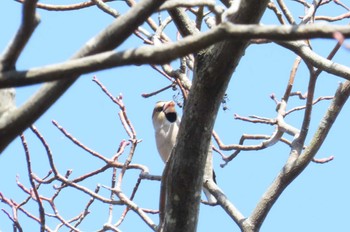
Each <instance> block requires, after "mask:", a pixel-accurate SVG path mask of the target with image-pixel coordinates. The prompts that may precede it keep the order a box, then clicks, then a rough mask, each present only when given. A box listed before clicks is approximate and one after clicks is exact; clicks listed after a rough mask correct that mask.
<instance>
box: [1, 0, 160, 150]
mask: <svg viewBox="0 0 350 232" xmlns="http://www.w3.org/2000/svg"><path fill="white" fill-rule="evenodd" d="M163 2H164V1H162V0H159V1H153V0H143V1H141V2H139V3H138V4H137V5H135V6H134V7H133V8H131V10H130V11H129V12H127V13H125V14H124V15H122V16H120V17H118V18H117V19H116V20H115V21H114V22H113V23H112V24H111V25H110V26H108V27H107V28H106V29H105V30H104V31H102V32H101V33H100V34H99V35H97V36H96V37H95V38H92V39H91V40H90V41H89V42H88V43H87V44H86V45H85V46H84V47H83V48H82V49H81V50H80V51H79V52H78V53H77V54H76V55H75V56H74V57H73V58H79V57H83V56H88V55H92V54H96V53H98V52H103V51H107V50H111V49H114V48H115V47H118V46H119V45H120V44H121V43H122V42H123V41H124V40H126V39H127V38H128V37H129V36H130V35H131V34H132V33H133V32H134V30H135V29H136V28H137V27H138V26H139V25H141V24H142V23H143V22H144V21H145V20H146V19H147V18H148V17H149V16H150V15H151V14H152V13H153V12H154V11H156V10H157V9H158V8H159V6H160V5H161V4H162V3H163ZM125 22H127V23H125ZM77 78H78V75H76V74H72V75H71V76H70V78H67V79H65V80H60V81H55V82H51V83H47V84H45V85H44V86H43V87H42V88H41V89H40V90H39V91H38V92H37V93H36V94H35V95H34V96H32V97H31V98H30V99H29V100H28V101H27V102H26V103H25V104H24V105H22V106H21V107H20V108H18V109H16V110H14V111H13V112H12V114H11V117H9V118H8V119H6V120H5V119H3V120H0V152H2V151H3V150H4V149H5V148H6V146H7V145H8V144H9V143H10V142H11V141H12V140H13V139H14V138H15V137H16V136H17V135H18V134H19V133H21V132H22V131H23V130H25V129H26V128H27V127H28V126H29V125H31V124H32V123H33V122H34V121H35V120H36V119H38V118H39V117H40V116H41V115H42V114H43V113H44V112H45V111H46V110H47V109H48V108H49V107H50V106H51V105H52V104H53V103H54V102H55V101H56V100H57V99H58V98H59V97H60V96H61V95H62V94H63V93H64V92H65V91H66V90H67V89H68V88H69V87H70V86H71V85H72V84H73V83H74V82H75V80H76V79H77Z"/></svg>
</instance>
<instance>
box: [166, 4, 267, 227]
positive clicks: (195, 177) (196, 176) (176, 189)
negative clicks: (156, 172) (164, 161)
mask: <svg viewBox="0 0 350 232" xmlns="http://www.w3.org/2000/svg"><path fill="white" fill-rule="evenodd" d="M267 3H268V1H259V2H256V1H252V0H247V1H242V2H241V5H240V8H239V10H238V12H239V13H238V14H237V15H234V16H233V17H232V21H233V22H234V23H237V24H240V23H241V24H252V23H257V22H258V21H259V20H260V18H261V16H262V13H263V12H264V10H265V9H266V5H267ZM247 45H248V41H244V40H242V39H240V40H238V41H232V40H231V41H226V42H221V43H219V44H216V45H215V46H212V47H210V48H208V49H206V50H203V51H201V52H200V53H198V55H197V59H196V65H195V70H194V78H193V84H192V88H191V91H190V94H189V97H188V100H187V103H186V104H185V107H184V114H183V117H182V122H181V125H180V129H179V134H178V140H177V144H176V146H175V149H174V150H173V152H172V155H171V158H170V161H169V162H170V163H169V169H170V172H169V173H171V175H168V176H167V192H166V194H167V199H166V215H165V220H164V231H166V232H169V231H182V232H187V231H188V232H193V231H196V228H197V221H198V210H199V203H200V191H201V188H202V184H203V172H204V166H205V162H206V160H207V153H208V149H209V144H210V138H211V134H212V130H213V126H214V122H215V118H216V115H217V112H218V108H219V105H220V103H221V100H222V97H223V95H224V93H225V91H226V88H227V85H228V83H229V80H230V78H231V76H232V73H233V71H234V69H235V68H236V66H237V65H238V62H239V60H240V59H241V57H242V55H243V53H244V50H245V48H246V46H247ZM184 205H191V207H184Z"/></svg>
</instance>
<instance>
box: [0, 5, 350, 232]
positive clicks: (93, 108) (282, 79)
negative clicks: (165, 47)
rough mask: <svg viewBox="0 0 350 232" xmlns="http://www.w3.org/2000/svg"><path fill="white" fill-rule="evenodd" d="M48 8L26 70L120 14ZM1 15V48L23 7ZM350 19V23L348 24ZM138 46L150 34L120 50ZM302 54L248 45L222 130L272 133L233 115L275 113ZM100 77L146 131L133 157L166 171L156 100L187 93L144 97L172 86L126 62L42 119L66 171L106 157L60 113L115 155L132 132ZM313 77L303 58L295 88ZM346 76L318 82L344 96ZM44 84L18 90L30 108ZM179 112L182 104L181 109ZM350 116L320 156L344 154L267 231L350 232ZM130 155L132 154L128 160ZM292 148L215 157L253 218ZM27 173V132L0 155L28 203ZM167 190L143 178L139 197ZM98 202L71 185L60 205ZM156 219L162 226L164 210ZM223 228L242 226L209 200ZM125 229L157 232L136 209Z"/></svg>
mask: <svg viewBox="0 0 350 232" xmlns="http://www.w3.org/2000/svg"><path fill="white" fill-rule="evenodd" d="M68 2H70V1H60V3H62V4H64V3H68ZM51 3H53V1H52V2H51ZM287 3H288V4H289V5H290V7H292V9H293V10H295V12H298V14H297V15H301V14H302V13H303V9H302V8H301V7H300V6H298V5H297V4H296V3H290V2H287ZM110 5H111V6H113V7H115V8H116V9H118V11H120V12H123V11H125V10H126V7H125V4H124V3H123V2H114V3H112V4H110ZM327 10H328V14H331V15H337V14H339V13H344V10H343V9H341V8H340V7H337V6H336V5H334V4H332V5H330V6H329V7H328V8H327ZM321 12H322V11H321ZM323 12H324V13H325V11H323ZM38 13H39V14H40V16H41V20H42V22H41V23H40V25H39V26H38V28H37V29H36V31H35V33H34V35H33V37H32V38H31V40H30V41H29V44H28V46H27V47H26V48H25V50H24V52H23V54H22V55H21V57H20V59H19V62H18V65H17V69H19V70H21V69H27V68H30V67H38V66H43V65H47V64H51V63H56V62H61V61H64V60H66V59H68V58H69V57H71V56H72V55H73V54H74V53H75V52H76V51H78V50H79V48H80V47H82V45H83V44H84V43H85V42H86V41H88V40H89V39H90V38H91V37H93V36H94V35H96V34H97V33H98V32H100V31H101V30H102V29H103V28H105V27H106V26H107V25H109V24H110V23H111V22H112V21H113V18H112V17H110V16H109V15H106V14H104V13H102V12H101V11H99V10H98V9H96V8H88V9H84V10H81V11H74V12H47V11H42V10H38ZM0 15H1V16H0V18H1V20H0V28H1V29H2V30H1V31H2V33H1V36H0V50H1V51H3V50H4V48H5V47H6V45H7V44H8V42H9V40H10V39H11V38H12V37H13V35H14V33H15V32H16V30H17V28H18V26H19V23H20V16H21V6H20V4H18V3H16V2H14V1H11V0H5V1H1V3H0ZM162 16H163V17H164V18H165V17H166V14H165V13H163V14H162ZM262 22H263V23H264V24H272V23H276V22H275V19H274V17H272V15H271V13H267V14H266V16H264V18H263V20H262ZM343 23H344V24H345V23H347V21H346V22H343ZM173 35H175V32H173ZM312 44H313V48H314V50H315V51H316V52H318V53H319V54H321V55H324V56H326V55H327V54H328V52H329V51H330V49H331V48H332V47H333V46H334V45H335V41H333V40H313V42H312ZM138 46H142V41H140V40H139V39H137V38H135V37H133V38H132V39H130V40H128V41H126V42H125V43H124V44H123V45H122V47H121V48H120V49H119V50H122V49H127V48H134V47H138ZM294 59H295V54H293V53H291V52H289V51H287V50H285V49H283V48H281V47H279V46H278V45H275V44H266V45H252V46H250V47H249V48H248V49H247V51H246V54H245V56H244V57H243V58H242V61H241V63H240V65H239V66H238V68H237V69H236V71H235V73H234V76H233V78H232V81H231V83H230V86H229V88H228V90H227V94H228V97H229V101H228V103H227V106H228V107H229V110H226V111H223V110H221V111H220V112H219V115H218V119H217V122H216V125H215V130H216V131H217V132H218V133H219V135H220V137H221V139H222V140H223V142H224V143H226V144H229V143H238V141H239V139H240V136H241V135H242V134H267V135H269V134H271V133H272V132H273V127H271V126H267V125H256V124H249V123H245V122H241V121H238V120H235V119H234V117H233V114H234V113H237V114H240V115H242V116H248V115H259V116H263V117H275V115H276V113H275V104H274V102H273V101H272V100H271V99H270V98H269V95H270V94H271V93H275V94H276V96H277V97H278V98H280V97H281V95H282V94H283V92H284V90H285V85H286V83H287V81H288V77H289V73H290V69H291V67H292V65H293V62H294ZM334 60H335V61H337V62H339V63H342V64H344V65H349V52H348V51H346V50H345V49H341V50H340V52H339V53H338V54H337V55H336V57H335V59H334ZM176 64H177V62H174V67H177V66H176ZM93 76H96V77H97V78H98V79H99V80H100V81H101V82H103V84H104V85H105V86H106V87H107V88H108V89H109V90H110V92H111V93H112V94H114V95H115V96H117V95H118V94H120V93H122V95H123V101H124V103H125V105H126V107H127V112H128V115H129V117H130V120H131V122H132V123H133V125H134V127H135V129H136V132H137V137H138V139H142V143H140V144H139V145H138V148H137V150H136V153H135V155H134V159H133V162H135V163H140V164H144V165H146V166H148V167H149V169H150V171H151V173H152V174H161V172H162V169H163V162H162V161H161V159H160V158H159V156H158V154H157V151H156V147H155V141H154V135H153V128H152V124H151V120H150V117H151V113H152V109H153V105H154V103H155V102H156V101H158V100H161V99H163V100H167V99H172V97H173V95H174V94H176V93H177V92H176V91H175V92H173V91H171V90H168V91H165V92H163V93H161V94H159V95H156V96H154V97H152V98H148V99H144V98H142V97H141V94H142V93H149V92H152V91H155V90H158V89H160V88H162V87H164V86H166V85H168V84H169V81H168V80H166V79H165V78H164V77H163V76H161V75H160V74H158V73H157V72H156V71H155V70H153V69H152V68H149V67H147V66H137V67H135V66H129V67H122V68H116V69H111V70H108V71H102V72H96V73H91V74H87V75H84V76H82V77H80V79H79V80H78V81H77V82H76V83H75V84H74V85H73V86H72V87H71V88H70V89H69V90H68V91H67V92H66V93H65V94H64V95H63V97H62V98H61V99H59V100H58V101H57V102H56V103H55V104H54V105H53V107H52V108H50V109H49V110H48V111H47V112H46V113H45V115H43V116H42V117H41V118H40V119H39V120H38V121H37V122H36V123H35V125H36V126H37V127H38V129H39V130H40V132H41V133H42V134H43V135H44V137H45V138H46V141H47V142H48V143H49V144H50V147H51V150H52V151H53V154H54V158H55V161H56V162H57V167H58V168H59V170H60V171H61V173H65V171H66V170H67V169H73V174H72V175H73V176H74V177H76V176H79V175H81V174H83V173H85V172H88V171H91V170H94V169H96V168H98V167H99V165H102V163H100V162H99V161H96V159H95V158H93V157H91V156H90V155H89V154H87V153H86V152H84V151H83V150H82V149H80V148H78V147H76V146H75V145H74V144H73V143H72V142H71V141H69V140H68V139H67V138H65V137H64V135H62V134H61V133H60V132H59V131H58V129H57V128H55V127H54V126H53V124H52V123H51V121H52V120H56V121H57V122H58V123H59V124H60V125H62V126H63V127H64V128H65V129H66V130H68V131H69V132H70V133H71V134H73V135H74V136H75V137H76V138H77V139H79V140H80V141H81V142H83V143H84V144H85V145H87V146H89V147H90V148H91V149H93V150H95V151H98V152H99V153H101V154H103V155H105V156H107V157H111V156H112V155H113V154H114V153H115V152H116V151H117V149H118V145H119V143H120V141H121V140H122V139H127V138H128V137H127V134H126V133H125V131H124V130H123V128H122V126H121V124H120V122H119V119H118V115H117V114H118V112H119V109H118V107H117V106H116V105H114V104H113V103H112V102H111V101H110V100H109V98H108V97H107V96H106V95H104V93H102V91H101V90H100V88H99V87H98V86H97V85H96V84H95V83H94V82H92V77H93ZM307 80H308V72H307V70H306V68H305V65H304V64H302V65H301V67H300V68H299V71H298V74H297V76H296V83H295V87H294V89H293V90H295V91H297V90H299V91H301V92H305V91H306V86H305V83H306V82H307ZM342 81H343V80H342V79H340V78H338V77H335V76H332V75H329V74H326V73H323V74H322V75H321V76H320V79H319V81H318V83H317V90H316V94H315V96H316V97H318V96H326V95H327V96H328V95H332V94H334V92H335V90H336V88H337V86H338V84H339V83H340V82H342ZM39 87H40V85H35V86H30V87H23V88H19V89H18V90H17V104H18V105H20V104H22V103H23V102H25V100H26V99H27V98H28V97H29V96H30V95H31V94H33V93H34V92H35V91H37V90H38V88H39ZM301 104H303V101H300V100H298V99H296V98H292V99H291V100H290V104H289V105H288V109H290V108H292V107H294V106H299V105H301ZM328 105H329V102H328V101H324V102H321V103H319V104H317V105H316V106H315V107H314V111H313V120H312V122H311V126H310V133H309V136H308V138H307V141H310V139H311V136H312V134H313V132H314V130H315V128H316V127H317V125H318V123H319V120H320V119H321V118H322V117H323V115H324V113H325V110H326V109H327V107H328ZM179 111H181V110H180V109H179ZM302 116H303V113H302V112H298V113H295V114H293V115H290V116H288V117H287V118H286V121H287V122H288V123H290V124H291V125H293V126H295V127H300V125H301V122H302ZM349 116H350V110H349V106H348V104H346V105H345V107H344V109H343V111H342V113H341V114H340V116H339V118H338V119H337V121H336V123H335V125H334V126H333V128H332V130H331V132H330V133H329V136H328V138H327V139H326V141H325V143H324V145H323V146H322V148H321V149H320V151H319V152H318V154H317V157H318V158H321V157H327V156H330V155H334V156H335V159H334V160H333V161H332V162H330V163H327V164H323V165H320V164H315V163H311V164H310V165H309V166H308V167H307V169H306V170H305V171H304V172H303V173H302V174H301V175H300V176H299V177H298V178H297V179H296V180H295V181H294V182H293V183H292V184H291V185H290V186H289V187H288V188H287V189H286V190H285V192H284V193H283V194H282V196H281V197H280V199H279V200H278V201H277V203H276V204H275V205H274V206H273V208H272V210H271V211H270V213H269V215H268V216H267V218H266V220H265V222H264V224H263V226H262V228H261V231H262V232H271V231H285V232H292V231H344V227H345V225H344V223H341V222H345V221H347V220H348V214H347V209H348V208H349V207H350V201H349V198H348V196H349V194H350V188H349V185H348V178H347V177H348V175H349V169H348V163H349V162H350V157H349V155H348V152H347V145H346V143H347V142H348V136H347V134H348V130H349V129H350V126H349V123H348V120H347V119H348V118H349ZM24 134H25V136H26V138H27V140H28V145H29V148H30V151H31V155H32V159H33V168H34V171H35V173H37V175H38V176H44V175H45V174H46V173H47V172H48V171H49V166H48V162H47V158H46V155H45V151H44V149H43V147H42V145H41V144H40V142H39V141H38V139H37V138H36V137H35V136H33V134H32V133H31V132H30V131H29V130H27V131H26V132H25V133H24ZM286 138H288V139H291V137H289V136H288V135H286ZM257 142H258V141H251V142H249V143H251V144H256V143H257ZM127 152H128V150H127ZM127 152H126V153H125V154H124V156H123V157H124V158H125V157H126V154H127ZM226 154H229V153H226ZM288 154H289V148H288V147H286V146H285V145H283V144H278V145H276V146H274V147H272V148H269V149H266V150H263V151H250V152H241V153H240V154H239V156H238V157H237V158H236V159H234V160H233V161H232V162H231V163H229V164H228V165H227V166H226V167H225V168H220V163H222V161H221V158H220V156H219V155H217V154H215V155H214V167H215V170H216V175H217V181H218V184H219V186H220V188H221V189H222V190H223V191H224V192H225V193H226V194H227V196H228V197H229V199H230V200H231V201H232V202H233V203H234V204H235V205H236V206H237V207H238V208H239V209H240V210H241V212H242V213H243V214H244V215H246V216H248V215H249V214H250V213H251V211H252V210H253V209H254V207H255V205H256V203H257V202H258V201H259V199H260V197H261V196H262V194H263V193H264V192H265V190H266V188H267V187H268V186H269V185H270V183H271V182H272V181H273V179H274V177H275V176H276V175H277V174H278V172H279V170H280V169H281V167H282V165H283V164H284V162H285V161H286V159H287V157H288ZM26 173H27V170H26V164H25V156H24V152H23V148H22V145H21V143H20V141H19V139H17V140H15V141H14V142H13V143H12V144H11V145H10V146H9V147H8V148H7V149H6V150H5V152H4V153H3V154H2V155H1V156H0V192H2V193H3V194H4V195H5V196H6V197H11V198H13V199H14V200H16V201H18V202H20V201H21V200H23V199H24V198H25V195H24V194H23V192H22V191H21V190H20V189H19V188H18V187H17V185H16V181H15V180H16V175H19V180H20V181H21V182H22V183H23V184H25V185H26V186H27V187H29V182H28V179H27V177H26ZM110 175H111V173H110V172H108V173H105V174H104V175H102V176H101V177H98V178H94V179H92V180H91V181H89V182H86V183H85V182H84V183H83V184H84V185H85V186H88V187H90V188H91V189H94V188H95V186H96V184H102V185H107V186H108V185H110ZM137 175H138V173H137V172H130V173H129V172H128V174H127V176H126V179H125V180H124V182H123V186H122V188H123V190H124V191H125V192H126V193H127V195H129V194H130V191H131V190H132V188H133V186H134V184H135V181H136V179H135V178H137ZM56 184H57V183H56ZM52 192H53V190H52V188H51V187H49V186H47V187H45V188H43V192H42V194H43V195H45V194H48V195H50V194H52ZM101 192H102V194H103V195H105V196H108V191H106V190H101ZM158 195H159V183H158V182H151V181H143V182H142V184H141V186H140V191H139V192H138V193H137V196H136V198H135V202H136V203H137V204H139V205H140V206H141V207H146V208H151V209H156V208H157V207H158ZM88 199H89V197H86V196H82V194H80V193H79V192H77V191H67V192H64V193H63V194H62V197H61V198H59V199H58V202H57V204H58V205H59V206H60V209H59V210H60V212H61V213H62V214H63V215H64V216H66V217H67V218H69V217H71V216H75V215H76V213H77V212H79V211H80V210H81V209H82V208H83V207H84V204H85V203H86V202H87V201H88ZM31 207H33V209H32V210H33V212H35V213H36V211H35V210H36V208H35V207H36V205H35V204H31ZM0 208H1V209H6V210H7V211H9V212H10V211H11V210H10V208H9V207H8V206H6V205H4V204H3V203H0ZM104 208H105V209H104ZM101 209H102V210H101ZM123 209H124V208H121V209H119V208H118V207H116V212H115V214H114V221H117V220H118V219H119V216H120V213H121V212H122V210H123ZM76 210H77V211H76ZM91 210H92V211H93V210H95V211H96V212H99V213H91V215H89V216H88V218H87V219H86V221H85V222H84V223H83V224H82V227H81V230H82V231H95V230H96V229H98V228H101V225H102V224H103V223H105V222H106V221H107V218H108V206H101V204H100V203H98V202H95V204H94V205H93V206H92V209H91ZM98 210H101V211H98ZM151 217H152V218H153V219H154V221H155V222H156V223H157V221H158V219H157V217H158V216H157V215H155V216H151ZM20 219H23V221H24V222H25V224H26V225H28V226H29V227H30V228H36V227H37V226H38V225H37V224H36V223H33V222H31V221H29V220H27V219H26V216H24V215H20ZM54 225H55V223H53V224H50V226H51V228H54ZM11 228H12V226H11V222H10V221H9V220H8V219H7V217H6V215H5V214H4V213H2V212H0V231H4V232H5V231H10V230H11ZM218 228H220V230H221V231H238V230H239V229H238V227H237V226H236V225H235V224H234V222H233V221H232V220H231V219H230V218H229V217H228V216H227V215H226V214H225V212H224V211H223V210H222V209H221V208H220V207H219V206H217V207H209V206H205V205H202V206H201V211H200V219H199V225H198V231H213V230H214V229H218ZM121 229H122V231H148V230H149V229H148V227H147V226H145V225H144V224H143V222H142V221H141V220H140V219H139V217H138V216H137V215H135V214H134V213H133V212H130V213H129V214H128V216H127V218H126V220H125V222H124V223H123V224H122V226H121ZM63 231H66V230H65V229H64V230H63Z"/></svg>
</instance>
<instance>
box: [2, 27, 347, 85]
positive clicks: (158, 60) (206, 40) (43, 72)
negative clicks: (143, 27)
mask: <svg viewBox="0 0 350 232" xmlns="http://www.w3.org/2000/svg"><path fill="white" fill-rule="evenodd" d="M293 28H295V29H296V30H294V29H293ZM334 32H341V33H343V34H344V35H345V36H349V37H350V27H348V26H329V27H325V26H322V27H321V26H316V25H305V26H299V27H296V26H258V25H234V24H231V23H223V24H221V25H220V26H217V27H215V28H213V29H212V30H210V31H208V32H204V33H201V34H196V35H193V36H188V37H186V38H184V39H183V40H180V41H178V42H174V43H167V44H159V45H157V46H143V47H140V48H137V49H131V50H127V51H124V52H114V51H111V52H104V53H99V54H97V55H91V56H88V57H83V58H80V59H74V60H70V61H66V62H64V63H58V64H54V65H49V66H45V67H39V68H33V69H31V70H27V71H9V72H4V73H0V88H7V87H11V86H22V85H28V84H35V83H41V82H46V81H53V80H58V79H61V78H62V77H63V76H64V77H70V76H72V75H81V74H85V73H89V72H93V71H98V70H103V69H108V68H112V67H118V66H124V65H140V64H164V63H168V62H170V61H172V60H174V59H176V58H179V57H183V56H185V55H188V54H190V53H195V52H198V51H200V50H201V49H204V48H206V47H208V46H210V45H212V44H214V43H216V42H219V41H222V40H225V39H231V40H237V38H242V39H243V38H247V39H249V38H266V39H285V40H291V39H293V38H294V39H303V38H304V39H305V38H315V37H328V38H332V37H333V33H334ZM279 44H281V45H282V46H285V47H288V48H290V49H291V50H293V51H294V52H296V53H297V54H299V55H300V56H301V57H303V58H305V59H306V60H307V61H308V62H310V63H311V64H312V65H314V66H315V67H317V68H320V69H324V70H325V71H327V72H330V73H332V74H335V75H338V76H341V77H343V78H345V79H347V80H350V68H348V67H347V66H344V65H341V64H337V63H334V62H333V61H329V60H327V59H325V58H323V57H322V56H319V55H317V54H316V53H314V52H313V51H312V50H311V49H310V48H309V47H308V46H307V45H306V44H304V43H303V42H301V41H296V42H279Z"/></svg>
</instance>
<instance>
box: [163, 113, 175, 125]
mask: <svg viewBox="0 0 350 232" xmlns="http://www.w3.org/2000/svg"><path fill="white" fill-rule="evenodd" d="M165 117H166V119H168V121H169V122H171V123H173V122H175V121H176V118H177V114H176V112H169V113H166V114H165Z"/></svg>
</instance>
